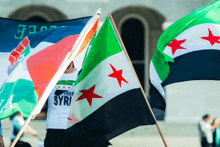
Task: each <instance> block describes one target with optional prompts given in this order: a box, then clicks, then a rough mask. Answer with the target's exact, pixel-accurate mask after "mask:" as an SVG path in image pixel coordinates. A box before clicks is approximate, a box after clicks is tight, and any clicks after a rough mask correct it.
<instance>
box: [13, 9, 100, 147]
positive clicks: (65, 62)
mask: <svg viewBox="0 0 220 147" xmlns="http://www.w3.org/2000/svg"><path fill="white" fill-rule="evenodd" d="M100 10H101V9H100V8H99V10H98V11H100ZM98 15H99V14H98V13H96V16H95V17H94V18H93V20H91V22H90V24H89V25H88V28H89V27H90V26H91V24H92V23H93V22H94V21H95V20H96V19H97V17H98ZM88 28H86V30H85V31H84V34H83V35H82V37H83V36H84V35H85V33H86V31H87V30H88ZM79 39H80V40H79V41H78V43H77V44H76V46H75V48H77V47H78V45H79V42H80V41H81V40H82V38H79ZM73 53H74V51H72V52H71V53H68V54H67V56H66V57H65V59H64V60H63V62H62V63H61V65H62V66H60V67H59V69H58V71H59V73H62V74H63V73H64V71H65V69H66V68H67V67H68V65H69V63H70V62H71V61H72V60H73V59H72V58H73V55H74V54H73ZM64 67H65V68H64ZM57 73H58V72H56V74H55V75H54V77H55V76H56V77H59V78H60V77H61V76H62V74H57ZM54 77H53V78H54ZM55 84H56V83H55ZM54 86H55V85H52V83H51V82H50V83H49V84H48V87H50V89H51V88H53V87H54ZM51 90H52V89H51ZM51 90H50V91H51ZM48 91H49V90H47V89H46V90H45V91H44V93H43V94H42V96H41V98H40V101H39V102H38V103H37V104H36V106H35V107H34V109H33V111H32V112H31V114H30V116H29V117H28V119H27V120H26V121H25V123H24V125H23V126H22V128H21V130H20V131H19V133H18V134H17V136H16V138H15V139H14V141H13V142H12V144H11V147H14V146H15V144H16V143H17V141H18V140H19V138H20V137H21V135H22V134H23V132H24V130H25V129H26V127H27V126H28V124H29V123H30V121H31V119H34V118H35V116H36V112H37V111H40V110H39V108H38V107H39V106H41V104H42V102H41V100H42V98H44V99H43V100H42V101H43V103H45V102H46V100H47V99H48V96H49V94H50V92H48ZM41 109H42V108H41Z"/></svg>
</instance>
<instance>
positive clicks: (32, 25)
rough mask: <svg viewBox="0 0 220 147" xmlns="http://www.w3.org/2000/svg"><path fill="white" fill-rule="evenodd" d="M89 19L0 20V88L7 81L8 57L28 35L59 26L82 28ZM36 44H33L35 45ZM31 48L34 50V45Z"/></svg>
mask: <svg viewBox="0 0 220 147" xmlns="http://www.w3.org/2000/svg"><path fill="white" fill-rule="evenodd" d="M90 18H91V17H84V18H78V19H72V20H66V21H56V22H48V23H38V22H28V21H20V20H12V19H8V18H0V69H1V72H0V77H1V78H0V87H1V86H2V84H3V83H4V81H5V80H6V79H7V77H8V74H7V69H8V66H9V65H10V62H9V61H8V56H9V55H10V53H11V51H12V50H13V49H15V48H16V47H17V45H18V44H19V43H20V42H21V41H22V40H23V39H24V38H25V37H26V36H28V35H31V34H34V33H36V32H40V31H45V30H49V29H53V28H57V27H61V26H77V27H78V26H82V27H84V26H85V24H86V23H87V22H88V21H89V20H90ZM36 44H37V43H35V45H36ZM33 45H34V44H33V42H32V48H35V45H34V46H33Z"/></svg>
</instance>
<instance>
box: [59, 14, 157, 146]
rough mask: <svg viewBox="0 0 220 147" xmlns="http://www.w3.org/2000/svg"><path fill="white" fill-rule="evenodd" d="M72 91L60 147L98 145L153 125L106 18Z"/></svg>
mask: <svg viewBox="0 0 220 147" xmlns="http://www.w3.org/2000/svg"><path fill="white" fill-rule="evenodd" d="M74 90H75V94H74V97H73V98H72V102H71V108H70V114H69V117H68V120H69V122H68V129H67V133H66V135H65V141H64V145H63V146H74V147H75V146H87V145H90V146H98V144H99V145H100V144H104V143H105V142H107V141H108V140H110V139H112V138H114V137H116V136H117V135H120V134H121V133H124V132H126V131H128V130H130V129H132V128H135V127H137V126H140V125H152V124H155V123H156V122H155V119H154V118H153V116H152V113H151V111H150V109H149V107H148V104H147V102H146V100H145V98H144V95H143V93H142V91H141V88H140V84H139V83H138V81H137V78H136V76H135V72H134V71H133V69H132V67H131V65H130V63H129V61H128V59H127V57H126V55H125V52H124V51H123V49H122V47H121V44H120V43H119V40H118V38H117V37H116V33H115V30H114V28H113V26H112V24H111V22H110V19H109V18H107V19H106V20H105V22H104V24H103V26H102V28H101V29H100V31H99V33H98V35H97V37H96V39H95V41H94V43H93V45H92V47H91V49H90V51H89V53H88V56H87V57H86V59H85V62H84V65H83V67H82V71H81V73H80V74H79V77H78V78H77V80H76V82H75V85H74Z"/></svg>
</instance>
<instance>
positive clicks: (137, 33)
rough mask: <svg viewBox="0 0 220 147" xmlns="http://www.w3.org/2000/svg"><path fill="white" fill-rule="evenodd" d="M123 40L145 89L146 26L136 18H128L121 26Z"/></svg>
mask: <svg viewBox="0 0 220 147" xmlns="http://www.w3.org/2000/svg"><path fill="white" fill-rule="evenodd" d="M121 37H122V41H123V43H124V45H125V47H126V50H127V52H128V55H129V57H130V59H131V60H132V63H133V66H134V68H135V71H136V73H137V75H138V78H139V80H140V82H141V85H142V86H143V88H144V89H145V84H144V75H145V71H144V46H145V45H144V43H145V42H144V26H143V24H142V22H141V21H140V20H138V19H136V18H130V19H128V20H126V21H125V22H124V23H123V25H122V27H121Z"/></svg>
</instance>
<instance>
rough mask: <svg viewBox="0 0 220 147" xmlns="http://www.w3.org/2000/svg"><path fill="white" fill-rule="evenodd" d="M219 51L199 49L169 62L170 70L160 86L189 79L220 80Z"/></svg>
mask: <svg viewBox="0 0 220 147" xmlns="http://www.w3.org/2000/svg"><path fill="white" fill-rule="evenodd" d="M219 57H220V51H219V50H211V49H210V50H200V51H195V52H191V53H187V54H184V55H182V56H179V57H176V58H174V62H169V68H170V72H169V74H168V77H167V78H166V79H165V80H164V81H163V83H162V86H166V85H168V84H172V83H176V82H183V81H190V80H220V58H219Z"/></svg>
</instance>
